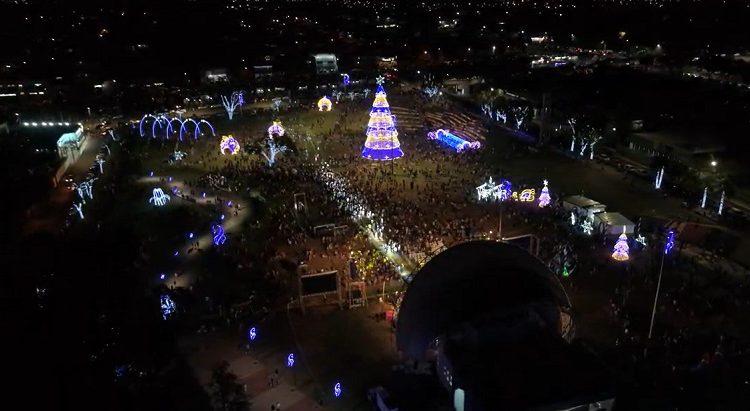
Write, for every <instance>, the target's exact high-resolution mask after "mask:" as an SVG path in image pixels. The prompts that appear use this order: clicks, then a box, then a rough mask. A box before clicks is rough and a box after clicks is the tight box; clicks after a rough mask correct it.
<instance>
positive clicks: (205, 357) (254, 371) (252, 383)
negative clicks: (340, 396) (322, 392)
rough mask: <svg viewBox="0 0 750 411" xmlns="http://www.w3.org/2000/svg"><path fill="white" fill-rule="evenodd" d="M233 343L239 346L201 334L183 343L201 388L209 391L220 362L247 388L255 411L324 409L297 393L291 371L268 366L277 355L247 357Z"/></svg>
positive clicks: (181, 347) (182, 349) (181, 345)
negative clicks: (276, 406) (276, 378)
mask: <svg viewBox="0 0 750 411" xmlns="http://www.w3.org/2000/svg"><path fill="white" fill-rule="evenodd" d="M233 341H235V342H236V340H234V339H229V338H225V337H223V336H221V335H217V334H199V335H195V336H191V337H186V338H184V339H183V340H181V341H180V350H181V351H183V352H184V353H185V355H186V357H187V359H188V363H189V364H190V366H191V367H192V368H193V372H194V373H195V375H196V377H197V378H198V381H199V382H200V383H201V385H203V386H204V387H207V386H208V384H209V383H210V382H211V370H212V368H213V367H214V366H215V365H216V364H218V363H219V362H221V361H227V362H228V363H229V369H230V371H231V372H232V373H233V374H235V375H236V376H237V380H238V383H239V384H241V385H242V386H243V388H245V392H246V393H247V397H248V401H250V402H251V404H252V407H251V408H252V409H254V410H270V409H271V405H273V404H277V403H279V404H281V409H282V410H283V411H303V410H305V411H306V410H324V409H325V408H323V407H321V406H319V405H318V404H317V403H316V402H315V400H314V399H313V398H311V397H310V396H309V395H307V394H306V393H304V392H303V391H301V390H299V389H298V387H297V386H296V384H295V382H296V381H295V375H293V374H292V371H290V370H289V369H288V368H285V367H272V366H270V365H268V361H273V360H274V359H277V356H276V355H275V354H277V353H263V352H257V353H256V352H252V351H251V353H250V354H245V353H244V352H242V351H240V350H239V349H237V347H236V343H233ZM298 366H301V365H298ZM277 369H278V370H279V376H280V378H279V382H278V384H274V386H270V384H269V381H270V379H269V376H271V375H272V374H273V373H274V372H275V370H277Z"/></svg>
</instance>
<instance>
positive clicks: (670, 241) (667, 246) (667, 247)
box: [648, 230, 674, 340]
mask: <svg viewBox="0 0 750 411" xmlns="http://www.w3.org/2000/svg"><path fill="white" fill-rule="evenodd" d="M673 247H674V231H672V230H669V233H667V239H666V242H665V243H664V252H663V253H662V254H661V264H660V265H659V281H658V282H657V283H656V296H654V309H653V310H652V311H651V325H650V326H649V327H648V339H649V340H650V339H651V334H652V333H653V331H654V319H655V318H656V302H657V301H659V289H660V288H661V274H662V271H663V270H664V257H666V255H667V254H669V252H670V251H672V248H673Z"/></svg>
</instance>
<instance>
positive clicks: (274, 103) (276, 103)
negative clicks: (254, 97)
mask: <svg viewBox="0 0 750 411" xmlns="http://www.w3.org/2000/svg"><path fill="white" fill-rule="evenodd" d="M271 108H272V109H273V111H279V110H281V98H279V97H275V98H273V99H272V100H271Z"/></svg>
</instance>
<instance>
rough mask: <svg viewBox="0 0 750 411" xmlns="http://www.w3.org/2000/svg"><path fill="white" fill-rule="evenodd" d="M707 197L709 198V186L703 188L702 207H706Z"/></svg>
mask: <svg viewBox="0 0 750 411" xmlns="http://www.w3.org/2000/svg"><path fill="white" fill-rule="evenodd" d="M707 198H708V187H706V188H704V189H703V199H702V200H701V208H706V199H707Z"/></svg>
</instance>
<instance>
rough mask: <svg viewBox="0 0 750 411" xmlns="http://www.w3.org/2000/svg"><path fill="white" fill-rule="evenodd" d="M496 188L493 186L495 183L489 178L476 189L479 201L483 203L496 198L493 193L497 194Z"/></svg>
mask: <svg viewBox="0 0 750 411" xmlns="http://www.w3.org/2000/svg"><path fill="white" fill-rule="evenodd" d="M498 187H500V186H498V185H497V184H495V182H494V181H492V177H490V179H489V180H488V181H487V182H486V183H484V184H482V185H481V186H479V187H477V197H478V198H479V201H485V200H489V199H490V198H493V197H496V194H495V193H496V192H497V189H498Z"/></svg>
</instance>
